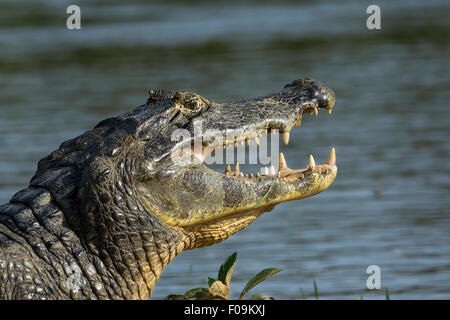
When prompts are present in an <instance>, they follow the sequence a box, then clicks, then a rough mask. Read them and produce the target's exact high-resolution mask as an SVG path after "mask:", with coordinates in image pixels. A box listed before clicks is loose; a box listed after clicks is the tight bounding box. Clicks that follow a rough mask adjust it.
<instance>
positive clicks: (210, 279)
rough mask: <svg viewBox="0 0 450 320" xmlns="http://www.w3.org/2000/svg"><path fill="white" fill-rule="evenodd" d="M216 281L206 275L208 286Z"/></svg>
mask: <svg viewBox="0 0 450 320" xmlns="http://www.w3.org/2000/svg"><path fill="white" fill-rule="evenodd" d="M215 281H216V279H214V278H211V277H206V283H207V284H208V287H211V285H212V284H213V283H214V282H215Z"/></svg>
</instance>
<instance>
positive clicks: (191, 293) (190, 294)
mask: <svg viewBox="0 0 450 320" xmlns="http://www.w3.org/2000/svg"><path fill="white" fill-rule="evenodd" d="M205 295H209V289H208V288H194V289H191V290H188V291H186V293H185V294H184V298H185V300H189V299H192V298H196V299H204V296H205Z"/></svg>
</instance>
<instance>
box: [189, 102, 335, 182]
mask: <svg viewBox="0 0 450 320" xmlns="http://www.w3.org/2000/svg"><path fill="white" fill-rule="evenodd" d="M331 110H332V109H327V112H328V114H329V115H330V114H331ZM304 112H306V113H309V114H310V115H313V114H315V115H316V116H318V114H319V108H317V107H316V106H314V105H311V106H309V107H307V108H306V109H305V110H304ZM301 123H302V114H299V115H298V117H297V121H296V122H295V126H297V127H300V125H301ZM285 130H286V131H283V132H280V134H281V137H282V138H283V141H284V144H286V145H287V144H288V143H289V138H290V134H289V131H290V129H285ZM269 131H270V129H262V130H260V131H259V132H257V133H256V137H245V138H244V139H242V140H239V138H238V137H236V138H235V139H234V141H233V142H228V141H224V142H223V148H227V147H228V146H232V145H233V144H234V146H235V147H237V145H238V143H239V144H240V145H241V146H243V145H244V144H246V145H247V146H249V145H250V139H251V140H253V141H254V142H255V144H256V145H257V146H259V137H260V136H261V135H263V134H268V133H269ZM205 148H206V147H203V146H202V154H197V153H196V152H195V150H194V146H192V147H191V149H192V153H193V154H194V155H195V156H196V157H197V158H198V159H199V160H200V161H201V162H203V161H204V159H205V158H206V156H207V155H205V154H204V153H203V151H204V150H205ZM215 149H216V147H213V148H211V149H210V150H208V151H209V152H208V153H211V152H213V151H214V150H215ZM311 157H312V156H311ZM280 158H281V155H280ZM283 158H284V157H283ZM313 160H314V159H313ZM280 163H281V161H280ZM226 172H227V171H226V170H225V173H226ZM230 172H231V169H230ZM235 172H236V171H235ZM265 172H268V174H267V175H272V174H271V173H274V172H275V169H274V168H272V167H271V168H269V169H267V170H266V168H264V169H263V175H264V173H265ZM275 174H276V172H275Z"/></svg>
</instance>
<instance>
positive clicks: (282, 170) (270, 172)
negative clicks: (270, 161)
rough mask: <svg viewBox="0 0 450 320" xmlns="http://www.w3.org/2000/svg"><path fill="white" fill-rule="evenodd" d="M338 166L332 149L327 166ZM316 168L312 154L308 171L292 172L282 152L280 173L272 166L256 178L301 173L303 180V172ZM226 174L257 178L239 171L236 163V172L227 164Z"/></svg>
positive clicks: (325, 171)
mask: <svg viewBox="0 0 450 320" xmlns="http://www.w3.org/2000/svg"><path fill="white" fill-rule="evenodd" d="M335 164H336V151H335V149H334V148H332V149H331V152H330V156H329V158H328V162H327V165H328V166H334V165H335ZM315 167H316V162H315V161H314V157H313V155H312V154H310V155H309V162H308V166H307V167H306V169H299V170H292V169H289V168H288V166H287V162H286V159H285V157H284V155H283V153H282V152H280V159H279V166H278V171H275V168H274V166H273V165H272V166H270V168H267V167H264V169H263V170H262V174H260V173H259V172H258V173H257V174H256V177H260V176H276V177H281V176H282V175H283V173H286V175H285V176H287V175H289V173H299V174H300V177H301V178H303V177H304V175H303V173H301V172H302V171H308V170H310V171H313V170H314V168H315ZM323 173H328V168H326V167H324V168H323ZM225 174H226V175H229V176H240V177H250V178H253V177H255V175H254V174H253V173H251V174H250V175H249V174H248V173H245V174H244V173H243V172H240V171H239V163H236V164H235V166H234V171H231V166H230V165H229V164H227V165H226V166H225Z"/></svg>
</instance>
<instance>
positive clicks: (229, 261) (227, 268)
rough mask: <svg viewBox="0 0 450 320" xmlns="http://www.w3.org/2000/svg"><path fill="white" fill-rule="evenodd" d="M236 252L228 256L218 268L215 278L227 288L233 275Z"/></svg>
mask: <svg viewBox="0 0 450 320" xmlns="http://www.w3.org/2000/svg"><path fill="white" fill-rule="evenodd" d="M236 259H237V252H235V253H233V254H232V255H230V256H229V257H228V258H226V259H225V261H224V262H223V263H222V265H221V266H220V268H219V272H218V274H217V278H218V279H219V280H220V281H222V282H223V283H225V284H226V285H227V286H228V285H230V280H231V275H232V274H233V270H234V265H235V264H236Z"/></svg>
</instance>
